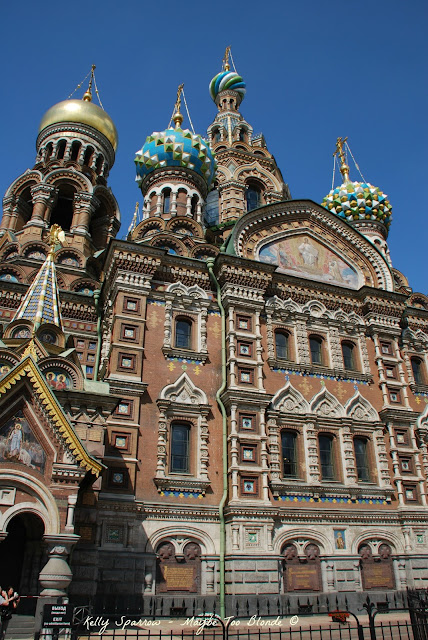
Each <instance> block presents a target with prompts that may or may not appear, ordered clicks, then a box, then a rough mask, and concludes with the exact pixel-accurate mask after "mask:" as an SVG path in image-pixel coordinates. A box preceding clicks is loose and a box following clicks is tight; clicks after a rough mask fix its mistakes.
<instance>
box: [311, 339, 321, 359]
mask: <svg viewBox="0 0 428 640" xmlns="http://www.w3.org/2000/svg"><path fill="white" fill-rule="evenodd" d="M322 342H323V341H322V338H320V337H319V336H310V337H309V347H310V349H311V362H312V364H323V357H322Z"/></svg>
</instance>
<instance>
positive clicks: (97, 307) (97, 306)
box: [94, 289, 102, 382]
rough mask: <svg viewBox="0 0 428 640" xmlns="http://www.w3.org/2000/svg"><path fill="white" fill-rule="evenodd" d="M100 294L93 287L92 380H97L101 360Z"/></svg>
mask: <svg viewBox="0 0 428 640" xmlns="http://www.w3.org/2000/svg"><path fill="white" fill-rule="evenodd" d="M100 295H101V291H100V290H99V289H95V291H94V302H95V311H96V312H97V316H98V319H97V338H98V341H97V353H96V356H95V367H94V381H95V382H96V381H97V380H98V369H99V366H100V360H101V345H102V336H101V308H100Z"/></svg>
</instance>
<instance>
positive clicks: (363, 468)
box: [354, 438, 370, 482]
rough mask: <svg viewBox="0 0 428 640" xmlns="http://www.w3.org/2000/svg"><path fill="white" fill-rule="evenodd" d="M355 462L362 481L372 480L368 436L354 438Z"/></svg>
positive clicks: (359, 478)
mask: <svg viewBox="0 0 428 640" xmlns="http://www.w3.org/2000/svg"><path fill="white" fill-rule="evenodd" d="M354 450H355V462H356V465H357V476H358V480H359V481H360V482H370V470H369V456H368V442H367V438H354Z"/></svg>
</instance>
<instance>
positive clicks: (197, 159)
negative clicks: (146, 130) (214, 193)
mask: <svg viewBox="0 0 428 640" xmlns="http://www.w3.org/2000/svg"><path fill="white" fill-rule="evenodd" d="M135 164H136V166H137V178H136V180H137V182H138V184H139V185H140V186H141V184H142V182H143V181H144V179H145V178H146V176H148V175H149V174H150V173H152V172H153V171H155V170H156V169H162V168H165V167H184V168H186V169H192V171H195V172H196V173H198V174H199V175H200V176H201V177H202V178H203V179H204V180H205V182H206V183H207V186H208V187H209V186H210V184H211V182H212V181H213V178H214V175H215V170H216V162H215V158H214V155H213V152H212V151H211V149H210V147H209V146H208V143H207V142H205V140H204V139H203V138H201V136H198V135H196V134H194V133H192V132H191V131H189V130H188V129H180V128H176V129H166V131H160V132H157V131H155V132H154V133H152V134H151V135H150V136H148V137H147V139H146V141H145V143H144V145H143V147H142V149H140V150H139V151H137V154H136V157H135Z"/></svg>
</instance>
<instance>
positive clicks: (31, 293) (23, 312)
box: [13, 224, 64, 332]
mask: <svg viewBox="0 0 428 640" xmlns="http://www.w3.org/2000/svg"><path fill="white" fill-rule="evenodd" d="M63 241H64V232H63V231H62V229H61V227H60V226H59V225H57V224H54V225H53V226H52V228H51V230H50V234H49V244H50V245H51V248H50V251H49V254H48V256H47V258H46V260H45V262H44V263H43V265H42V266H41V268H40V271H39V273H38V274H37V275H36V277H35V278H34V281H33V283H32V284H31V286H30V288H29V289H28V291H27V293H26V294H25V297H24V299H23V300H22V302H21V304H20V306H19V309H18V310H17V312H16V314H15V316H14V318H13V320H22V319H25V320H30V321H31V322H32V323H33V332H36V331H37V329H38V328H39V327H40V325H41V324H44V323H50V324H55V325H56V326H57V327H59V328H60V329H61V331H62V319H61V311H60V303H59V293H58V285H57V280H56V271H55V263H54V254H55V249H56V246H57V245H58V243H61V244H62V242H63Z"/></svg>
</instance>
